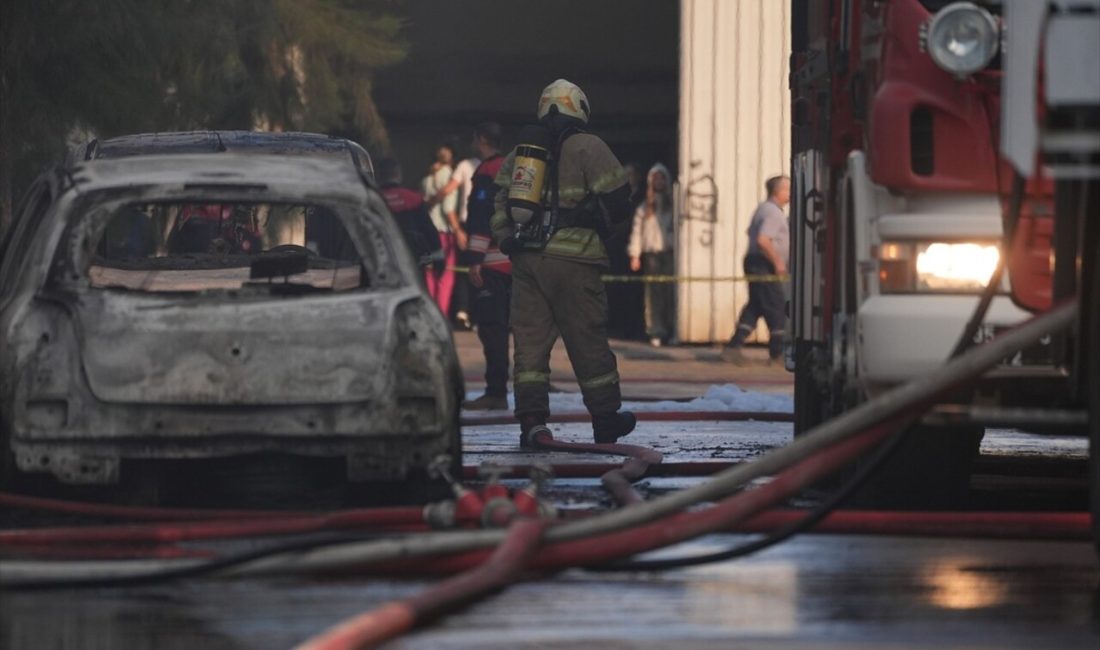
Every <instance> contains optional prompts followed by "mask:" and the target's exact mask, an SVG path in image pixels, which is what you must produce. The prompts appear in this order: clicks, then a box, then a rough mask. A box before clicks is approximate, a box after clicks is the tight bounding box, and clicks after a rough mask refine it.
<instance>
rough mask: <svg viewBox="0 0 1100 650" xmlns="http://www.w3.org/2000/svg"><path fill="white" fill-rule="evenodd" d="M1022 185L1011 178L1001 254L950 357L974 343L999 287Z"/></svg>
mask: <svg viewBox="0 0 1100 650" xmlns="http://www.w3.org/2000/svg"><path fill="white" fill-rule="evenodd" d="M1024 187H1025V182H1024V177H1023V176H1021V175H1019V174H1016V176H1015V177H1014V178H1013V180H1012V194H1011V195H1010V196H1009V201H1008V214H1007V215H1005V219H1004V220H1003V225H1002V227H1001V230H1002V242H1001V254H1000V256H999V257H998V258H997V266H996V267H995V268H994V269H993V275H992V276H991V277H990V278H989V282H988V283H987V284H986V285H985V288H984V289H983V290H982V295H981V298H980V299H979V300H978V305H977V307H975V308H974V313H973V314H972V315H971V316H970V320H969V321H967V323H966V327H964V328H963V333H962V336H960V337H959V340H958V341H957V342H956V343H955V347H954V349H952V350H951V356H950V357H949V358H950V359H954V358H955V357H957V356H959V355H960V354H962V353H963V352H966V351H967V350H968V349H970V346H971V345H973V344H974V336H975V335H976V334H977V333H978V328H979V327H981V326H982V321H984V320H985V315H986V313H987V312H988V311H989V305H990V304H992V302H993V298H994V297H996V295H997V291H998V290H999V289H1000V288H1001V278H1002V277H1004V272H1005V267H1006V266H1007V262H1006V260H1007V258H1008V255H1009V252H1010V251H1011V250H1012V242H1013V240H1015V239H1016V226H1017V224H1019V222H1020V210H1021V208H1022V207H1023V203H1024Z"/></svg>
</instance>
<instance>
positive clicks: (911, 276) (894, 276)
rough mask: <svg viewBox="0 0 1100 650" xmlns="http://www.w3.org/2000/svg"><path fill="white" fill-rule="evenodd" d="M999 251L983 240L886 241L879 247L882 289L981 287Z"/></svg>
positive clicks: (968, 290) (975, 289) (961, 289)
mask: <svg viewBox="0 0 1100 650" xmlns="http://www.w3.org/2000/svg"><path fill="white" fill-rule="evenodd" d="M1000 256H1001V251H1000V248H999V247H998V246H997V244H994V243H985V242H919V243H918V242H885V243H883V244H882V245H881V246H880V247H879V254H878V258H879V290H880V291H881V292H882V293H914V292H947V293H956V292H960V293H973V292H978V291H981V290H982V289H983V288H984V287H985V285H986V283H987V282H989V278H990V276H991V275H993V269H995V268H996V267H997V261H998V260H999V259H1000Z"/></svg>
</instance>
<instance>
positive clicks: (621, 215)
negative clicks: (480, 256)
mask: <svg viewBox="0 0 1100 650" xmlns="http://www.w3.org/2000/svg"><path fill="white" fill-rule="evenodd" d="M590 112H591V110H590V108H589V104H588V98H587V97H586V96H585V94H584V92H582V91H581V89H580V88H578V87H577V86H576V85H574V84H572V83H570V82H568V81H566V80H564V79H558V80H557V81H555V82H554V83H552V84H550V85H549V86H547V87H546V89H545V90H543V91H542V96H541V97H540V99H539V104H538V111H537V114H538V119H539V123H540V125H541V126H542V127H543V129H544V130H545V131H546V132H547V135H548V138H547V139H546V140H545V142H546V143H547V146H548V151H547V152H546V153H547V156H546V161H547V164H546V165H545V170H542V168H541V167H540V166H539V165H537V164H536V165H532V166H530V167H524V166H522V165H520V166H518V167H517V152H518V151H520V150H521V149H523V148H524V144H523V143H522V142H521V143H520V145H519V146H517V147H516V149H515V150H513V151H512V153H510V154H509V155H508V157H507V158H506V159H505V160H504V163H503V164H502V165H501V168H500V173H499V174H497V179H496V183H497V185H499V186H500V187H501V188H505V189H507V190H508V191H501V192H498V193H497V198H496V209H495V211H494V214H493V217H492V221H491V227H492V231H493V236H494V237H495V238H496V239H497V241H498V242H500V249H501V250H502V251H503V252H504V253H505V254H507V255H509V256H510V257H511V260H512V305H511V318H512V332H513V335H514V337H515V373H514V376H513V382H514V385H515V396H516V405H515V414H516V417H517V418H518V419H519V421H520V429H521V432H522V435H521V442H522V443H523V444H529V443H530V441H531V438H532V434H533V433H534V432H536V431H538V430H540V429H545V425H546V419H547V417H548V416H549V414H550V404H549V391H550V351H551V349H552V348H553V347H554V343H555V342H556V341H557V338H558V335H559V334H560V335H561V337H562V339H563V340H564V341H565V347H566V350H567V351H568V353H569V360H570V362H571V363H572V365H573V371H574V373H575V375H576V377H577V383H578V384H580V387H581V393H582V394H583V396H584V404H585V406H586V407H587V408H588V411H589V413H591V415H592V429H593V437H594V438H595V440H596V442H598V443H608V442H614V441H615V440H617V439H619V438H620V437H622V436H625V435H626V434H628V433H630V432H631V431H633V430H634V425H635V423H636V421H635V418H634V414H633V413H630V412H629V411H624V412H619V409H620V407H621V406H622V401H621V393H620V389H619V372H618V369H617V366H616V361H615V355H614V353H613V352H612V351H611V346H610V345H609V344H608V341H607V318H608V310H607V293H606V292H605V290H604V285H603V280H602V279H601V277H600V275H601V272H602V271H603V270H604V269H605V268H606V267H607V266H608V257H607V249H606V248H605V245H604V239H606V238H607V237H609V236H611V235H612V234H613V232H614V234H622V230H623V227H624V226H626V225H627V224H628V221H627V219H628V218H629V217H630V215H631V212H632V210H631V205H630V185H629V184H628V183H627V178H626V173H625V172H624V170H623V168H622V165H620V164H619V161H618V160H617V159H616V158H615V155H614V154H613V153H611V149H610V148H608V146H607V144H606V143H604V141H603V140H601V139H600V138H598V137H596V136H595V135H592V134H590V133H586V132H585V131H584V127H585V125H586V124H587V123H588V118H589V114H590ZM521 140H522V137H521ZM530 149H532V150H534V149H538V147H530ZM524 160H526V159H524ZM542 171H545V173H546V175H547V177H548V178H547V179H546V180H547V182H546V183H545V184H544V185H542V186H543V187H544V190H543V191H542V192H541V197H542V206H541V210H536V211H535V212H536V214H535V216H534V217H530V216H529V215H530V212H529V211H528V210H527V209H526V208H524V209H517V210H515V211H513V210H512V209H511V206H510V205H509V201H510V198H509V197H510V196H513V195H515V193H514V192H513V191H512V190H513V189H514V188H513V180H514V181H515V184H516V185H518V186H520V187H521V189H522V188H526V189H530V188H531V187H539V186H540V184H541V183H542V181H541V179H539V178H537V176H538V174H540V173H542ZM521 194H522V192H521ZM517 216H518V217H519V218H520V221H517ZM521 221H522V222H521Z"/></svg>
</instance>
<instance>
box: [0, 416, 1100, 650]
mask: <svg viewBox="0 0 1100 650" xmlns="http://www.w3.org/2000/svg"><path fill="white" fill-rule="evenodd" d="M555 435H556V437H558V438H561V439H576V440H583V439H584V438H585V437H587V435H588V432H587V430H586V427H585V426H584V425H559V426H557V427H556V431H555ZM631 438H632V439H633V440H631V441H632V442H636V443H638V444H646V445H650V446H653V447H656V448H657V449H659V450H661V451H662V452H663V453H664V454H665V457H666V460H667V461H678V462H693V461H704V460H747V459H751V458H752V457H753V456H756V455H758V454H760V453H763V452H764V451H766V450H767V449H769V448H771V447H773V446H777V445H782V444H784V443H785V442H787V441H789V439H790V425H787V424H771V423H759V422H744V423H690V424H687V423H684V424H679V423H644V424H643V425H642V426H641V427H639V430H638V431H637V432H636V433H635V434H633V435H632V436H631ZM516 443H517V440H516V434H515V431H514V429H513V428H512V427H480V428H476V429H472V430H469V431H467V434H466V463H467V464H477V463H479V462H481V461H484V460H491V461H493V462H495V463H501V464H520V463H521V464H529V463H532V462H536V461H546V462H551V463H563V462H573V463H575V462H612V461H613V459H612V458H609V457H599V456H582V457H577V456H573V455H569V454H560V453H544V452H525V451H521V450H519V449H518V446H517V444H516ZM982 453H983V461H982V462H981V463H979V468H984V469H980V470H979V471H983V472H984V474H983V476H984V482H983V480H980V477H976V479H979V480H975V481H973V482H972V485H973V486H974V488H973V490H972V491H973V492H974V493H975V494H974V495H973V498H974V500H975V501H976V502H977V503H981V504H982V505H983V507H984V506H990V505H992V506H993V507H995V508H996V509H1011V508H1012V506H1013V504H1016V503H1027V504H1028V506H1029V507H1035V508H1039V509H1046V510H1064V509H1074V508H1076V507H1079V506H1080V503H1081V502H1082V498H1083V492H1084V483H1083V481H1082V480H1081V478H1080V477H1081V471H1080V469H1081V464H1082V463H1083V459H1084V458H1085V456H1086V454H1087V446H1086V443H1085V441H1084V440H1083V439H1081V438H1073V437H1045V436H1035V435H1030V434H1022V433H1016V432H1003V431H995V432H990V433H989V434H988V435H987V437H986V440H985V441H984V442H983V447H982ZM1021 467H1024V468H1029V469H1027V470H1026V471H1023V470H1020V469H1019V468H1021ZM1029 472H1030V474H1029ZM1025 474H1027V475H1028V478H1029V480H1020V478H1021V476H1023V475H1025ZM698 480H701V479H691V478H674V477H672V478H654V479H646V480H645V481H643V482H642V483H641V485H640V487H641V489H642V491H643V492H644V493H646V494H647V495H654V494H657V493H660V492H662V491H666V490H670V489H676V488H678V487H683V486H685V485H688V484H693V483H695V482H697V481H698ZM550 496H551V498H553V499H554V500H555V501H556V502H557V503H558V505H559V506H560V507H563V508H589V507H604V506H607V505H608V503H609V502H608V499H607V497H606V495H604V493H603V492H602V490H601V489H600V488H599V483H598V480H597V479H568V480H564V479H563V480H558V481H555V482H554V483H553V484H552V485H551V488H550ZM806 498H807V499H808V500H809V501H810V502H812V500H813V498H814V497H813V495H809V496H808V497H806ZM744 539H746V536H739V535H713V536H708V537H705V538H702V539H699V540H695V541H693V542H691V543H689V544H685V545H681V546H680V547H677V548H674V549H667V550H665V551H662V552H661V553H664V554H675V555H679V554H684V553H694V552H703V551H707V550H714V549H716V548H720V547H725V546H727V545H730V544H732V543H734V542H736V541H739V540H744ZM426 584H428V583H426V582H424V581H422V580H395V579H378V578H369V577H366V578H355V577H349V578H347V579H342V580H337V581H331V580H329V581H320V580H298V579H280V580H263V581H259V580H239V581H222V580H214V579H201V580H190V581H185V582H177V583H169V584H159V585H153V586H146V587H139V588H117V589H93V590H61V591H51V592H29V593H24V592H4V593H0V647H2V648H5V649H7V648H11V649H13V650H14V649H24V648H27V649H39V648H42V649H52V648H64V649H68V648H81V649H85V648H87V649H100V648H102V649H114V648H165V649H169V650H175V649H184V648H204V649H209V650H217V649H222V648H225V649H231V648H232V649H237V648H287V647H292V646H294V645H295V644H296V643H299V642H301V641H303V640H304V639H306V638H308V637H310V636H311V635H313V634H316V633H318V632H320V631H321V630H323V629H325V628H326V627H328V626H330V625H333V624H335V623H337V622H339V621H340V620H342V619H344V618H346V617H349V616H352V615H355V614H358V613H361V612H363V611H365V610H367V609H369V608H371V607H373V606H376V605H379V604H381V603H383V602H386V601H388V600H392V599H395V598H402V597H405V596H409V595H412V594H414V593H416V591H417V590H419V589H421V588H422V587H424V586H425V585H426ZM387 647H389V648H592V647H600V648H708V649H709V648H764V649H770V648H815V649H816V648H960V649H961V648H1044V649H1045V648H1091V649H1095V648H1097V647H1100V567H1098V563H1097V557H1096V554H1095V551H1094V548H1093V545H1092V544H1091V543H1088V542H1046V541H1028V540H1004V541H995V540H976V539H954V538H946V539H945V538H935V539H933V538H920V537H912V538H902V537H872V536H835V535H804V536H801V537H797V538H795V539H793V540H790V541H788V542H787V543H785V544H782V545H780V546H777V547H774V548H771V549H768V550H766V551H764V552H762V553H759V554H757V555H754V556H751V557H748V558H743V559H741V560H737V561H728V562H722V563H717V564H711V565H707V566H703V567H697V568H691V569H680V570H674V571H667V572H662V573H627V574H604V573H590V572H585V571H581V570H570V571H566V572H563V573H561V574H558V575H553V576H529V579H528V580H527V581H525V582H523V583H521V584H518V585H516V586H514V587H512V588H509V589H507V590H505V591H504V592H502V593H499V594H497V595H495V596H493V597H491V598H489V599H487V600H485V601H482V602H479V603H477V604H474V605H472V606H470V607H468V608H466V609H465V610H463V611H461V612H458V613H456V614H454V615H452V616H450V617H447V618H445V619H443V620H441V621H438V622H436V623H435V624H433V625H431V626H429V627H427V628H424V629H422V630H419V631H417V632H414V633H412V634H410V635H408V636H406V637H404V638H402V639H400V640H397V641H394V642H392V643H390V644H389V645H388V646H387Z"/></svg>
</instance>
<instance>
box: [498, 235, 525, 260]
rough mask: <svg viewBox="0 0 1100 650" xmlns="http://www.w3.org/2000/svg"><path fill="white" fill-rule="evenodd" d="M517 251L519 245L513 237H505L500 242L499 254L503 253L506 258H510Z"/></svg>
mask: <svg viewBox="0 0 1100 650" xmlns="http://www.w3.org/2000/svg"><path fill="white" fill-rule="evenodd" d="M519 251H520V245H519V242H517V241H516V238H515V237H505V238H504V239H502V240H500V252H502V253H504V254H505V255H507V256H508V257H511V256H512V255H513V254H515V253H518V252H519Z"/></svg>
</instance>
